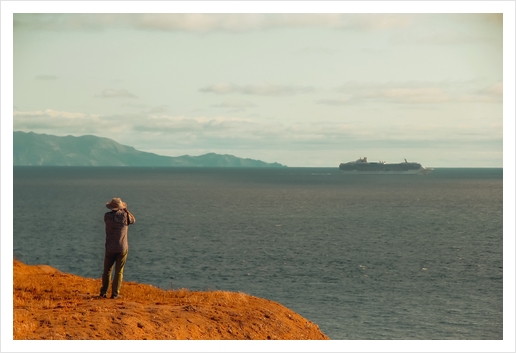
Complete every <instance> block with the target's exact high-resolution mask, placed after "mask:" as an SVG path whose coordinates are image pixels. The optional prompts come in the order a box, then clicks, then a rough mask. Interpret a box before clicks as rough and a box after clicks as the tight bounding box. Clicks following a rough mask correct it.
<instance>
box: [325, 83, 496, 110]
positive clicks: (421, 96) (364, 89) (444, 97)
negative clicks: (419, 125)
mask: <svg viewBox="0 0 516 353" xmlns="http://www.w3.org/2000/svg"><path fill="white" fill-rule="evenodd" d="M476 86H478V83H475V82H474V81H464V82H461V81H457V82H451V81H442V82H417V81H409V82H383V83H375V82H372V83H371V82H370V83H357V82H347V83H346V84H344V85H342V86H341V87H339V88H338V89H337V91H338V92H340V97H337V98H325V99H319V100H317V101H316V103H317V104H323V105H329V106H342V105H348V104H357V103H364V102H384V103H393V104H437V103H457V102H458V103H468V102H484V103H500V102H501V99H502V94H503V88H502V83H501V82H495V83H493V84H491V85H489V86H487V87H481V88H474V87H476Z"/></svg>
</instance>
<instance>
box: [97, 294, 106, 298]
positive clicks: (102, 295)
mask: <svg viewBox="0 0 516 353" xmlns="http://www.w3.org/2000/svg"><path fill="white" fill-rule="evenodd" d="M99 298H107V295H105V294H100V295H99Z"/></svg>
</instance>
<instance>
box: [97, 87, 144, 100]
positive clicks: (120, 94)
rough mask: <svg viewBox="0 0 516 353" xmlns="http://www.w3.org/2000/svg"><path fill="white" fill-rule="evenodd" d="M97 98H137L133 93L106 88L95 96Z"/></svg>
mask: <svg viewBox="0 0 516 353" xmlns="http://www.w3.org/2000/svg"><path fill="white" fill-rule="evenodd" d="M95 97H98V98H138V97H137V96H136V95H134V94H133V93H131V92H129V91H128V90H126V89H112V88H107V89H105V90H103V91H102V92H100V94H98V95H96V96H95Z"/></svg>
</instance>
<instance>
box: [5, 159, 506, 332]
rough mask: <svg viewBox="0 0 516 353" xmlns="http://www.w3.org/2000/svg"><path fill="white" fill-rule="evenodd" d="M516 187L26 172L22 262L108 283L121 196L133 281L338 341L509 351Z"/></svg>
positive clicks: (18, 203) (444, 181)
mask: <svg viewBox="0 0 516 353" xmlns="http://www.w3.org/2000/svg"><path fill="white" fill-rule="evenodd" d="M502 176H503V171H502V169H436V170H435V171H434V172H432V173H431V174H430V175H427V176H413V175H398V176H393V175H362V176H354V175H343V174H340V172H339V171H338V168H323V169H318V168H285V169H283V168H282V169H217V168H214V169H210V168H199V169H192V168H79V167H77V168H75V167H15V168H14V205H13V207H14V208H13V213H14V219H13V222H14V223H13V225H14V239H13V240H14V256H15V257H17V258H18V259H20V260H21V261H23V262H25V263H27V264H48V265H51V266H54V267H57V268H58V269H60V270H61V271H64V272H70V273H74V274H77V275H81V276H86V277H93V278H100V276H101V273H102V261H103V254H104V238H105V234H104V223H103V215H104V213H105V212H106V211H107V209H106V207H105V203H106V202H107V201H109V200H110V199H111V198H112V197H121V198H122V199H123V200H124V201H126V202H127V203H128V208H129V210H130V211H131V212H132V213H133V214H134V215H135V217H136V223H135V224H134V225H132V226H130V229H129V257H128V260H127V265H126V270H125V273H124V274H125V277H124V280H125V281H136V282H140V283H148V284H153V285H156V286H159V287H161V288H164V289H170V288H176V289H177V288H188V289H191V290H210V289H211V290H228V291H240V292H244V293H247V294H251V295H254V296H258V297H262V298H267V299H270V300H274V301H277V302H279V303H281V304H283V305H285V306H286V307H288V308H290V309H292V310H294V311H295V312H297V313H299V314H300V315H302V316H304V317H305V318H307V319H309V320H311V321H313V322H314V323H316V324H318V325H319V327H320V328H321V330H322V331H323V332H324V333H326V334H327V335H328V336H329V337H330V338H331V339H342V340H346V339H361V340H372V339H468V340H477V339H496V340H499V339H503V336H502V334H503V325H502V318H503V306H502V304H503V303H502V299H503V281H502V280H503V264H502V260H503V259H502V250H503V249H502V245H503V221H502V207H503V188H502V184H503V178H502ZM123 291H124V287H122V294H123Z"/></svg>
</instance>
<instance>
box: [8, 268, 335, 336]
mask: <svg viewBox="0 0 516 353" xmlns="http://www.w3.org/2000/svg"><path fill="white" fill-rule="evenodd" d="M13 272H14V278H13V279H14V282H13V284H14V286H13V287H14V288H13V290H14V292H13V306H14V322H13V339H15V340H40V339H55V340H67V339H68V340H78V339H88V340H106V339H107V340H174V339H177V340H270V339H272V340H327V339H329V338H328V337H327V336H326V335H325V334H323V333H322V332H321V331H320V330H319V327H318V326H317V325H315V324H314V323H312V322H310V321H308V320H306V319H305V318H303V317H301V316H300V315H298V314H296V313H295V312H293V311H292V310H290V309H288V308H286V307H284V306H282V305H281V304H279V303H276V302H273V301H270V300H267V299H261V298H257V297H253V296H250V295H247V294H244V293H235V292H223V291H212V292H198V291H189V290H186V289H180V290H162V289H160V288H156V287H154V286H151V285H145V284H138V283H134V282H124V284H123V287H122V292H121V294H122V295H123V298H122V299H101V298H99V297H98V291H99V288H100V278H99V279H91V278H83V277H80V276H76V275H72V274H67V273H63V272H60V271H58V270H57V269H55V268H53V267H50V266H46V265H32V266H29V265H25V264H23V263H21V262H19V261H17V260H14V261H13Z"/></svg>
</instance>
